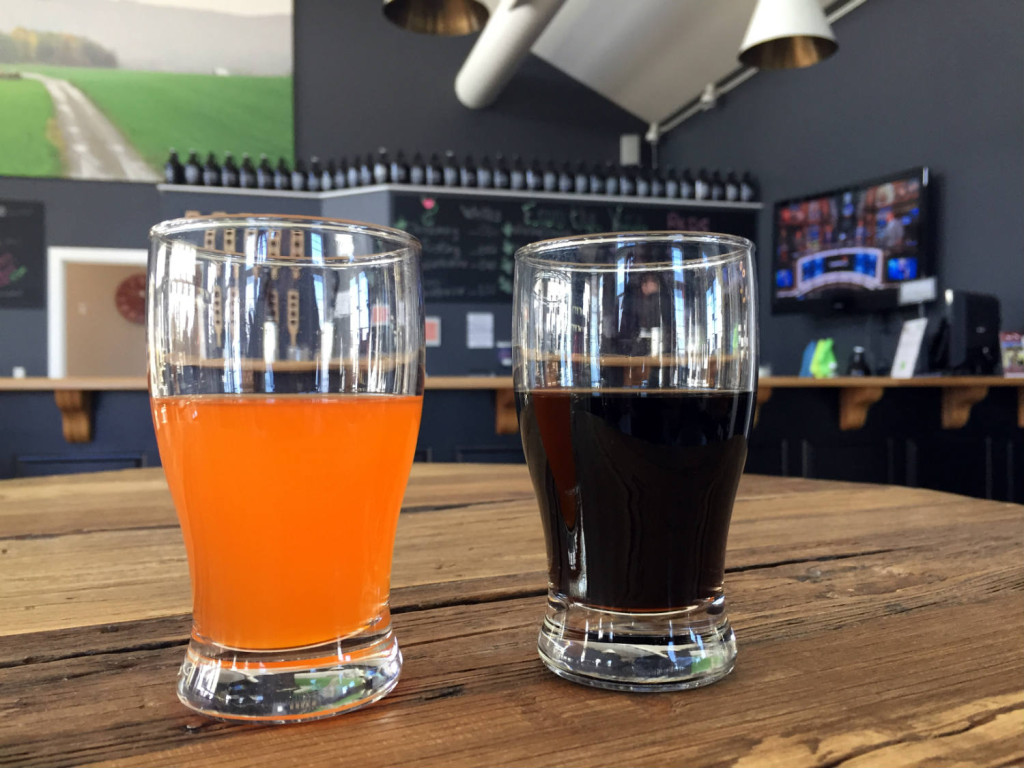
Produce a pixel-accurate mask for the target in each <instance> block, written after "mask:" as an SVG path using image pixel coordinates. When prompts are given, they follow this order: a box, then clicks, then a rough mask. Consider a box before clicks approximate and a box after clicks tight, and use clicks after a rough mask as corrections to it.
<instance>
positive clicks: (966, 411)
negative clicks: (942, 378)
mask: <svg viewBox="0 0 1024 768" xmlns="http://www.w3.org/2000/svg"><path fill="white" fill-rule="evenodd" d="M987 394H988V387H985V386H972V387H947V388H946V389H943V390H942V428H943V429H960V428H961V427H963V426H965V425H966V424H967V420H968V419H969V418H970V417H971V408H972V407H973V406H974V404H975V403H977V402H980V401H981V400H984V399H985V396H986V395H987ZM1019 397H1020V395H1019V394H1018V398H1019ZM1019 402H1020V401H1019V400H1018V404H1019ZM1017 411H1018V413H1017V421H1018V422H1019V421H1020V416H1021V414H1020V408H1019V407H1018V409H1017Z"/></svg>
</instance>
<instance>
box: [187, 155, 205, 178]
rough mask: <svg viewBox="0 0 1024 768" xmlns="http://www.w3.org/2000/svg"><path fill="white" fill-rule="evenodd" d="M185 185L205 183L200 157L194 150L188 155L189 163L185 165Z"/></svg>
mask: <svg viewBox="0 0 1024 768" xmlns="http://www.w3.org/2000/svg"><path fill="white" fill-rule="evenodd" d="M185 183H186V184H202V183H203V166H202V165H201V164H200V163H199V155H197V154H196V151H195V150H194V149H193V150H192V151H191V152H189V153H188V161H187V162H186V163H185Z"/></svg>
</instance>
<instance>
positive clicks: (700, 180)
mask: <svg viewBox="0 0 1024 768" xmlns="http://www.w3.org/2000/svg"><path fill="white" fill-rule="evenodd" d="M693 199H694V200H710V199H711V179H710V178H708V172H707V171H706V170H705V169H703V168H701V169H700V173H698V174H697V178H696V179H694V182H693Z"/></svg>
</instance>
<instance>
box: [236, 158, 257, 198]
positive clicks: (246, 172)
mask: <svg viewBox="0 0 1024 768" xmlns="http://www.w3.org/2000/svg"><path fill="white" fill-rule="evenodd" d="M238 186H240V187H243V188H245V189H254V188H255V187H256V166H255V165H253V164H252V158H251V157H249V153H248V152H245V153H243V154H242V164H241V165H240V166H239V167H238Z"/></svg>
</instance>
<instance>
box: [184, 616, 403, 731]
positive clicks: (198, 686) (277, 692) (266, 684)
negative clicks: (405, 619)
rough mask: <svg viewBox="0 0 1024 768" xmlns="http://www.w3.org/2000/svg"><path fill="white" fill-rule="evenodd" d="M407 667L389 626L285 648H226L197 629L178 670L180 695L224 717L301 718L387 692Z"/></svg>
mask: <svg viewBox="0 0 1024 768" xmlns="http://www.w3.org/2000/svg"><path fill="white" fill-rule="evenodd" d="M401 669H402V653H401V651H400V650H399V649H398V641H397V640H396V639H395V636H394V634H393V633H392V631H391V627H390V626H387V627H386V629H385V630H384V631H383V632H375V633H374V634H373V635H372V636H370V637H367V636H360V637H357V638H345V639H343V640H334V641H331V642H328V643H323V644H321V645H314V646H307V647H305V648H293V649H286V650H260V651H246V650H239V649H237V648H226V647H224V646H221V645H217V644H215V643H210V642H208V641H204V640H202V639H201V638H198V637H196V635H195V634H193V636H192V640H191V642H190V643H189V646H188V651H187V652H186V654H185V660H184V661H183V662H182V664H181V671H179V672H178V698H179V699H181V702H182V703H183V704H184V705H185V706H186V707H189V708H190V709H194V710H195V711H197V712H201V713H202V714H204V715H208V716H210V717H215V718H218V719H221V720H249V721H256V722H261V723H295V722H301V721H305V720H318V719H320V718H323V717H331V716H332V715H337V714H341V713H342V712H348V711H350V710H353V709H358V708H359V707H363V706H366V705H367V704H370V703H372V702H374V701H377V700H378V699H380V698H383V697H384V696H385V695H386V694H387V693H388V692H389V691H391V690H392V689H393V688H394V687H395V685H396V684H397V683H398V675H399V672H400V671H401Z"/></svg>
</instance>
